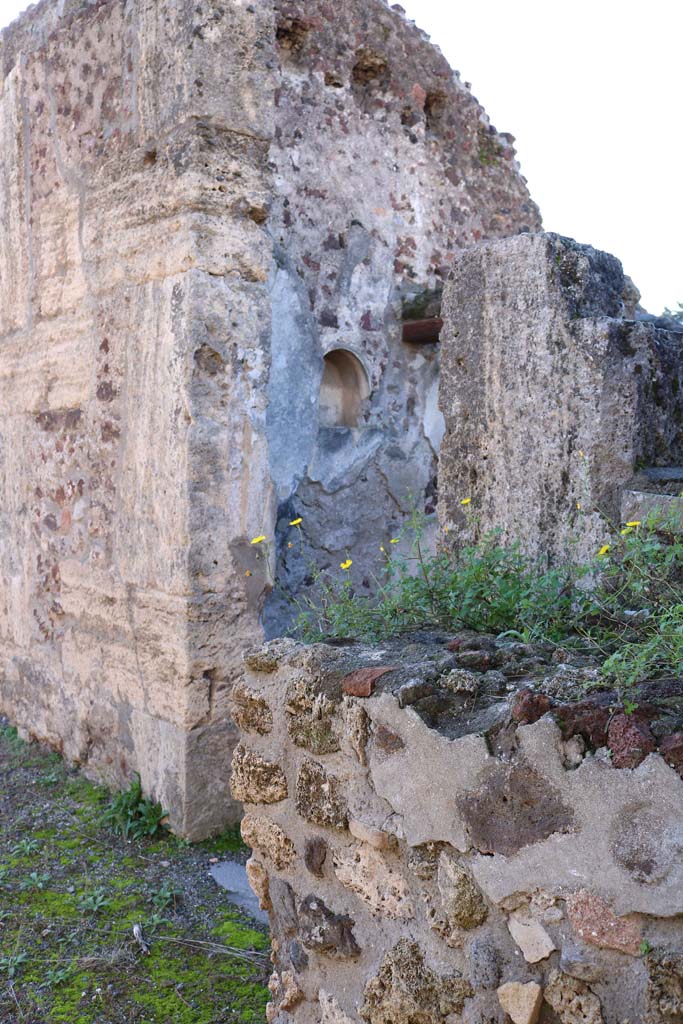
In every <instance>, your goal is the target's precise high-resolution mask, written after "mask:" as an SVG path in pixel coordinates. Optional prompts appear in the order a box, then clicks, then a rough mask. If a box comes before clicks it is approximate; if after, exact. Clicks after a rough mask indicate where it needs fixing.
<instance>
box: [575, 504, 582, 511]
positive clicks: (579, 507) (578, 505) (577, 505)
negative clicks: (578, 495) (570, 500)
mask: <svg viewBox="0 0 683 1024" xmlns="http://www.w3.org/2000/svg"><path fill="white" fill-rule="evenodd" d="M576 507H577V508H578V510H579V512H580V511H581V509H582V508H583V505H582V504H581V502H580V501H577V503H576Z"/></svg>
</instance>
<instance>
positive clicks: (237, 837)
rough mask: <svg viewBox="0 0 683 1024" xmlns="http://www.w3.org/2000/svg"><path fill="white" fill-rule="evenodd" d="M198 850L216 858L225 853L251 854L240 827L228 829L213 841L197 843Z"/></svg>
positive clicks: (207, 840)
mask: <svg viewBox="0 0 683 1024" xmlns="http://www.w3.org/2000/svg"><path fill="white" fill-rule="evenodd" d="M197 849H199V850H206V852H207V853H208V854H210V855H211V856H216V857H218V856H220V855H221V854H223V853H249V847H248V846H247V845H246V843H244V842H243V840H242V835H241V833H240V827H239V825H235V826H234V827H233V828H229V829H226V830H225V832H221V834H220V835H219V836H214V838H213V839H206V840H204V842H203V843H197Z"/></svg>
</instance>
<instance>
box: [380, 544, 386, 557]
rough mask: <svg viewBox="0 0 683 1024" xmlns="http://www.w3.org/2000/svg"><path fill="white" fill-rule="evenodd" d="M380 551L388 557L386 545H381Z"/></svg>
mask: <svg viewBox="0 0 683 1024" xmlns="http://www.w3.org/2000/svg"><path fill="white" fill-rule="evenodd" d="M379 549H380V551H383V552H384V554H385V555H386V553H387V549H386V548H385V547H384V544H380V546H379Z"/></svg>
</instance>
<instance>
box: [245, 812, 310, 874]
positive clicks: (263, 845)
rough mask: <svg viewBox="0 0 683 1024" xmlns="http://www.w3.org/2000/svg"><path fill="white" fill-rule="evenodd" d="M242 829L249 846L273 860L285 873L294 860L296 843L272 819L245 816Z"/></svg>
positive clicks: (279, 869) (252, 815) (251, 815)
mask: <svg viewBox="0 0 683 1024" xmlns="http://www.w3.org/2000/svg"><path fill="white" fill-rule="evenodd" d="M241 828H242V839H243V840H244V841H245V843H246V844H247V846H250V847H251V848H252V850H257V851H258V852H259V853H260V854H262V855H263V856H265V857H268V859H269V860H272V862H273V864H274V865H275V867H276V868H277V870H278V871H284V870H285V869H286V868H288V867H289V865H290V864H291V863H292V861H293V860H294V857H295V856H296V850H295V849H294V843H293V842H292V840H291V839H290V838H289V837H288V836H287V835H286V834H285V833H284V832H283V830H282V829H281V828H280V826H279V825H276V824H275V822H274V821H271V820H270V818H261V817H259V816H258V815H255V814H245V816H244V818H243V819H242V826H241Z"/></svg>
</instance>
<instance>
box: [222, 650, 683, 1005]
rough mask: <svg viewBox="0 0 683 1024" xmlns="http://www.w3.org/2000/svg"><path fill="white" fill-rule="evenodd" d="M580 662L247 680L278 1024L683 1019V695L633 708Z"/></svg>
mask: <svg viewBox="0 0 683 1024" xmlns="http://www.w3.org/2000/svg"><path fill="white" fill-rule="evenodd" d="M567 657H568V656H567V655H566V654H561V655H559V654H553V653H552V651H551V649H545V648H542V647H529V646H527V645H524V644H520V643H514V642H511V641H508V642H501V641H499V640H495V639H494V638H491V637H477V636H475V635H473V634H462V635H459V636H458V637H455V638H450V637H445V636H438V635H427V634H420V635H418V636H412V637H410V638H409V639H407V640H403V641H400V642H392V643H390V644H386V645H383V646H382V647H381V648H374V649H373V648H369V647H363V646H361V645H353V644H351V645H348V646H340V647H328V646H316V647H304V646H301V645H299V644H296V643H294V642H292V641H274V642H272V643H270V644H268V645H267V646H265V647H264V648H262V649H260V650H259V651H257V652H255V653H253V654H251V655H250V656H248V657H247V659H246V674H245V678H244V680H243V682H242V683H241V684H240V685H239V686H238V687H237V688H236V690H235V692H234V706H233V713H234V718H235V721H236V722H237V723H238V725H239V726H240V728H241V730H242V742H241V745H240V746H239V747H238V750H237V753H236V756H235V760H234V771H233V781H232V785H233V795H234V797H235V798H236V799H238V800H240V801H243V802H244V804H245V808H246V814H245V818H244V820H243V825H242V831H243V835H244V838H245V840H246V842H247V843H248V844H249V845H250V846H251V847H252V849H253V856H252V858H251V860H250V862H249V865H248V871H249V877H250V881H251V884H252V886H253V888H254V890H255V892H256V893H257V894H258V895H259V897H260V900H261V904H262V906H263V907H264V908H265V909H267V910H268V912H269V914H270V919H271V924H272V933H273V950H274V952H273V960H274V965H275V971H274V974H273V977H272V979H271V990H272V1001H271V1003H270V1006H269V1010H268V1020H269V1021H270V1022H277V1024H286V1022H294V1021H295V1022H297V1024H352V1022H358V1021H365V1022H367V1024H436V1022H447V1024H456V1022H460V1021H463V1022H467V1024H498V1022H500V1024H505V1022H509V1021H512V1022H514V1024H533V1022H535V1021H542V1022H558V1021H559V1022H561V1024H584V1022H585V1024H600V1022H605V1024H640V1022H646V1024H659V1022H662V1024H663V1022H667V1024H673V1022H679V1021H681V1020H682V1019H683V826H682V825H681V821H682V820H683V816H682V812H683V778H681V777H679V776H680V774H681V773H683V732H681V728H682V726H683V715H682V712H683V701H682V699H681V696H680V686H678V685H677V684H671V685H668V684H666V683H661V684H657V685H654V684H652V685H651V686H650V688H649V690H648V691H647V692H646V693H645V694H644V696H643V695H641V698H640V699H639V704H638V707H637V708H635V709H634V708H633V707H632V706H627V707H626V708H624V707H623V706H622V705H621V702H620V701H619V698H618V695H617V694H614V693H607V692H604V691H600V690H597V691H595V692H594V695H593V696H591V697H589V698H587V697H586V687H587V684H590V683H595V681H596V676H597V669H596V666H595V665H594V664H593V663H591V662H590V661H589V660H587V659H585V658H583V659H582V658H580V657H578V656H577V657H574V658H573V660H566V659H567ZM560 659H564V660H560ZM592 692H593V691H591V693H592ZM577 694H578V695H581V694H583V699H577ZM667 762H668V763H667Z"/></svg>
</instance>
